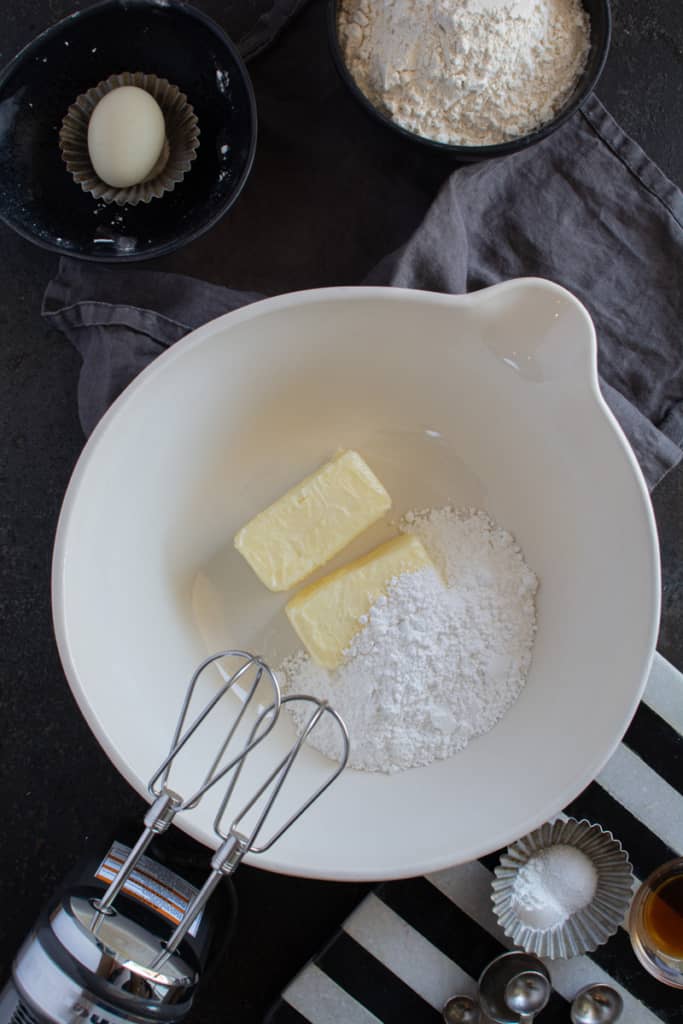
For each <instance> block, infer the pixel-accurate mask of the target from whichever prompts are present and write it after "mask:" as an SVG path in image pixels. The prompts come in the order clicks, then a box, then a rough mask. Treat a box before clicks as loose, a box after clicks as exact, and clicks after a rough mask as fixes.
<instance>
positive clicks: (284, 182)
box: [0, 0, 683, 1024]
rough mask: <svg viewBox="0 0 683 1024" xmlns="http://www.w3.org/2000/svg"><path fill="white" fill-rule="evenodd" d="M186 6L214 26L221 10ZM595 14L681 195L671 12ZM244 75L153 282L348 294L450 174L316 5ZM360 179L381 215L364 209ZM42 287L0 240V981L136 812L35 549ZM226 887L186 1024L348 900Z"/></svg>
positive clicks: (681, 87) (39, 517)
mask: <svg viewBox="0 0 683 1024" xmlns="http://www.w3.org/2000/svg"><path fill="white" fill-rule="evenodd" d="M198 5H199V6H200V7H203V8H205V9H207V10H208V11H209V13H211V14H213V16H214V17H216V18H217V20H219V21H223V22H224V23H225V24H228V22H229V18H228V16H227V14H226V11H227V9H228V7H229V5H228V3H227V0H226V2H225V3H220V2H218V0H211V2H208V0H206V2H202V0H198ZM75 6H77V5H75V4H74V3H73V2H70V0H17V2H16V3H14V4H12V5H11V6H10V5H5V10H4V11H3V13H2V15H0V19H1V23H2V33H0V63H2V64H4V63H6V61H7V60H8V59H9V58H10V57H11V56H12V55H13V54H14V53H15V52H16V50H18V49H19V47H20V46H22V45H23V44H24V43H25V42H27V41H28V40H30V39H31V38H32V37H33V36H34V35H35V34H36V33H37V32H38V31H40V30H41V29H43V28H44V27H46V26H47V25H48V24H50V23H52V22H54V21H56V20H58V18H60V17H62V16H63V15H64V14H66V13H68V12H69V11H70V10H73V9H74V7H75ZM613 10H614V21H615V25H614V40H613V46H612V51H611V55H610V58H609V62H608V65H607V69H606V71H605V73H604V76H603V79H602V81H601V83H600V86H599V88H598V94H599V95H600V97H601V98H602V99H603V101H604V102H605V103H606V104H607V106H608V107H609V108H610V110H611V112H612V113H613V114H614V115H615V116H616V118H617V119H618V120H619V121H620V122H621V123H622V125H624V127H625V128H626V129H627V130H628V131H629V132H630V133H631V134H632V135H633V136H634V138H635V139H636V140H637V141H638V142H639V143H640V144H641V145H642V146H643V147H644V148H645V149H646V151H647V152H648V153H649V154H650V155H651V156H652V157H653V158H654V159H655V160H656V161H657V162H658V163H659V164H660V165H661V167H662V168H663V169H664V171H665V172H666V173H668V174H669V176H670V177H671V178H673V179H674V181H676V182H677V183H678V184H680V183H681V182H682V181H683V140H682V138H681V129H680V111H681V109H683V104H682V102H681V101H682V99H683V74H682V73H681V65H682V63H683V60H682V52H683V25H682V23H681V22H682V15H681V8H680V0H652V2H650V3H647V4H643V3H642V0H613ZM242 13H243V12H242ZM312 38H314V39H316V40H317V42H316V45H315V46H314V47H311V45H310V40H311V39H312ZM251 74H252V76H253V81H254V86H255V89H256V96H257V102H258V108H259V116H260V139H259V145H258V151H257V157H256V163H255V167H254V171H253V174H252V176H251V179H250V181H249V183H248V185H247V187H246V190H245V192H244V194H243V197H242V198H241V199H240V202H239V203H238V204H237V206H236V208H235V209H234V210H233V211H231V213H230V214H229V215H228V216H227V217H226V218H225V220H224V221H223V222H222V223H221V224H220V225H218V227H217V228H215V229H214V231H213V232H212V233H211V234H209V235H208V236H207V237H206V238H204V239H202V240H200V241H199V242H196V243H195V244H193V245H192V246H190V247H189V248H187V249H186V250H184V251H182V252H180V253H177V254H175V255H173V256H172V257H169V258H167V259H165V260H164V261H161V262H160V263H158V264H157V266H159V267H161V268H165V269H173V270H176V271H181V272H186V273H190V274H194V275H196V276H200V277H205V278H208V279H210V280H213V281H217V282H222V283H225V284H229V285H234V286H236V287H239V288H248V289H258V290H261V291H264V292H275V291H284V290H289V289H293V288H306V287H310V286H316V285H326V284H334V283H352V282H355V281H357V280H359V279H360V278H362V277H363V275H364V274H365V272H366V271H367V270H368V269H369V268H370V267H371V266H372V265H373V264H374V263H375V261H376V260H377V259H378V258H379V257H380V256H382V255H383V254H384V253H385V252H386V251H388V250H389V249H391V248H393V247H395V246H396V245H398V244H400V243H401V241H402V240H404V239H405V237H406V236H407V234H408V232H409V231H410V230H411V229H412V228H413V227H414V226H415V225H416V224H417V223H418V221H419V219H420V217H421V216H422V214H423V213H424V211H425V209H426V207H427V205H428V204H429V202H430V200H431V198H432V197H433V195H434V193H435V190H436V189H437V187H438V185H439V183H440V181H441V180H442V179H443V178H444V177H445V175H446V174H447V173H448V171H449V169H450V165H449V162H448V160H446V159H445V158H443V157H442V156H438V155H434V154H432V153H427V152H424V151H423V150H422V149H421V148H419V147H413V146H411V145H409V144H406V143H405V142H403V141H402V140H397V139H394V138H393V136H392V137H391V138H390V137H389V136H388V135H387V134H386V133H383V132H381V131H380V130H379V129H378V128H377V127H376V126H375V125H374V124H372V123H371V122H370V121H369V119H367V118H366V117H365V115H364V114H363V113H362V112H361V110H360V109H359V108H358V107H357V105H356V104H355V102H354V101H353V100H352V99H351V98H350V97H349V96H347V95H346V94H345V93H344V91H343V87H342V86H341V84H340V83H339V81H338V79H337V77H336V75H335V73H334V70H333V67H332V64H331V59H330V57H329V55H328V52H327V47H326V42H325V31H324V11H323V9H322V4H321V3H320V2H316V3H313V4H312V6H310V7H309V8H308V9H307V10H306V11H305V12H304V13H303V14H302V15H301V16H299V17H298V18H297V19H296V20H295V22H294V23H292V24H291V25H290V27H289V28H288V29H287V31H286V32H285V33H284V34H283V35H282V36H281V38H280V40H279V41H278V42H277V43H276V44H275V46H274V47H273V48H272V49H271V50H270V51H268V52H267V53H266V54H264V55H263V56H261V57H259V58H258V59H257V60H256V61H255V62H254V63H253V64H252V65H251ZM378 181H379V182H381V183H382V187H383V189H384V192H385V194H386V196H387V203H386V204H385V205H378V204H377V203H376V202H374V201H373V199H372V196H374V195H376V194H377V188H376V183H377V182H378ZM371 183H372V187H370V186H371ZM340 210H347V211H349V214H348V216H344V217H340V215H339V214H340ZM397 210H400V211H401V212H400V215H399V216H397V214H396V211H397ZM54 270H55V259H54V258H53V257H52V256H50V255H48V254H46V253H43V252H42V251H40V250H38V249H36V248H32V247H31V246H30V245H28V244H27V243H26V242H24V241H22V240H20V239H18V238H16V237H14V236H13V235H12V234H10V233H9V232H8V231H7V230H6V229H4V228H0V332H1V333H0V365H1V370H0V386H1V388H2V391H1V401H0V417H1V419H2V434H1V453H0V460H1V461H0V487H1V494H2V509H1V513H0V515H1V519H0V530H1V542H0V543H1V552H2V589H1V591H0V617H1V620H2V628H3V634H4V635H3V641H2V653H1V654H0V670H1V673H2V675H1V680H0V687H1V689H0V714H1V720H0V764H1V766H2V767H1V770H0V804H1V806H2V809H3V815H2V826H1V831H0V976H4V973H5V972H6V970H7V969H8V968H9V964H10V961H11V958H12V955H13V954H14V952H15V950H16V948H17V946H18V944H19V942H20V941H21V939H22V937H23V936H24V934H25V933H26V931H27V930H28V929H29V928H30V926H31V924H32V922H33V921H34V919H35V916H36V914H37V912H38V910H39V909H40V907H41V905H42V903H43V901H44V899H45V897H46V896H47V894H48V893H49V892H50V890H51V888H52V887H53V886H54V884H55V883H56V882H57V881H58V880H59V879H60V878H61V877H62V876H63V875H64V873H65V872H66V871H67V870H68V869H69V868H70V867H71V865H72V863H73V862H74V860H75V859H76V858H77V857H78V855H79V853H80V852H81V851H82V850H84V849H85V850H88V851H91V852H94V853H96V852H99V851H102V850H104V848H105V844H106V843H107V841H108V840H109V838H110V837H111V836H112V835H114V834H115V833H116V831H117V828H118V827H119V824H120V822H122V821H124V820H129V819H130V818H131V817H133V816H135V815H136V814H138V813H139V812H141V811H142V804H141V801H140V800H139V799H138V798H137V797H136V796H135V795H134V794H133V793H132V792H131V790H130V789H129V788H128V786H127V785H126V784H125V783H124V782H123V780H122V779H121V778H120V777H119V776H118V774H117V773H116V772H115V770H114V769H113V768H112V766H111V765H110V764H109V762H108V760H107V758H106V757H105V755H104V754H103V753H102V752H101V751H100V749H99V747H98V745H97V743H96V742H95V740H94V739H93V738H92V736H91V735H90V732H89V730H88V728H87V727H86V725H85V723H84V721H83V719H82V718H81V716H80V714H79V712H78V710H77V708H76V706H75V704H74V701H73V699H72V697H71V694H70V691H69V689H68V687H67V685H66V683H65V680H64V676H63V674H62V671H61V667H60V664H59V659H58V657H57V652H56V649H55V644H54V640H53V635H52V626H51V619H50V590H49V581H50V558H51V549H52V542H53V537H54V531H55V526H56V522H57V516H58V512H59V508H60V503H61V500H62V496H63V494H64V490H65V488H66V485H67V482H68V479H69V475H70V473H71V470H72V468H73V466H74V463H75V461H76V459H77V457H78V454H79V452H80V450H81V448H82V445H83V437H82V434H81V431H80V427H79V424H78V420H77V415H76V384H77V378H78V370H79V359H78V356H77V355H76V353H75V351H74V350H73V349H72V348H71V347H70V346H69V345H68V344H67V343H66V342H65V341H64V339H63V338H62V337H61V336H60V335H58V334H56V333H54V332H52V331H50V330H49V329H48V328H47V327H46V326H45V325H44V323H43V322H42V321H41V319H40V315H39V310H40V301H41V295H42V292H43V289H44V286H45V284H46V282H47V281H48V279H49V278H50V276H51V274H52V273H53V272H54ZM653 500H654V505H655V511H656V515H657V521H658V524H659V530H660V537H661V543H662V563H663V580H664V606H663V616H662V628H661V637H660V650H661V652H662V653H663V654H664V655H666V656H667V657H669V658H670V659H671V660H672V661H673V662H674V663H675V664H676V665H678V667H680V668H683V640H682V636H681V634H682V629H681V626H682V624H683V551H682V545H681V537H682V536H683V468H681V467H679V469H678V470H675V471H674V472H672V473H671V474H670V475H669V477H668V478H667V479H666V480H665V481H664V482H663V483H662V484H661V485H660V486H659V487H658V488H657V490H656V492H655V494H654V497H653ZM237 887H238V890H239V897H240V903H241V913H240V920H239V925H238V931H237V935H236V939H235V942H234V943H233V947H232V955H231V957H230V960H229V961H228V962H226V964H225V967H224V968H222V969H221V970H220V971H219V972H218V973H217V975H216V976H215V977H214V978H213V980H212V981H211V982H210V983H209V984H208V985H207V988H206V990H205V992H204V994H203V996H202V998H201V999H200V1001H199V1004H198V1006H197V1010H196V1012H195V1014H194V1018H193V1019H194V1020H196V1021H197V1022H208V1021H217V1020H220V1021H228V1020H239V1021H241V1022H244V1024H249V1022H252V1021H259V1020H261V1019H262V1017H263V1014H264V1012H265V1010H266V1008H267V1006H268V1005H269V1004H270V1003H271V1001H272V1000H273V999H274V997H275V996H276V994H277V992H278V991H279V989H280V988H281V987H282V986H283V985H284V984H285V983H286V981H287V980H288V978H289V977H290V976H291V975H292V973H293V972H294V971H295V970H296V969H297V968H298V967H299V966H301V965H302V963H303V962H304V961H305V960H306V958H307V957H308V956H309V955H311V954H312V953H314V952H315V951H316V950H317V949H318V948H319V947H320V945H321V944H322V943H323V942H324V940H326V938H327V937H328V936H329V934H330V932H331V931H332V930H333V929H334V927H335V926H336V925H337V924H338V923H339V922H340V921H341V920H342V918H343V917H344V916H345V914H346V913H347V912H348V911H349V910H350V909H351V907H352V906H353V905H354V904H355V902H356V901H357V900H358V899H359V897H360V896H361V894H362V892H363V891H364V887H363V886H360V885H341V884H339V885H338V884H331V883H320V882H310V881H304V880H297V879H291V878H284V877H278V876H275V875H269V874H267V873H264V872H259V871H256V870H253V869H250V868H243V869H241V870H240V872H239V875H238V877H237Z"/></svg>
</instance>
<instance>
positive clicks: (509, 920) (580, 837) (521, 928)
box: [491, 818, 633, 960]
mask: <svg viewBox="0 0 683 1024" xmlns="http://www.w3.org/2000/svg"><path fill="white" fill-rule="evenodd" d="M558 845H563V846H573V847H575V848H576V849H577V850H581V851H582V852H583V853H584V854H585V855H586V856H587V857H588V858H589V860H590V861H591V862H592V864H593V865H594V867H595V869H596V871H597V885H596V890H595V894H594V896H593V899H592V900H591V902H590V903H589V904H588V905H587V906H585V907H583V908H582V909H581V910H577V911H576V912H575V913H573V914H571V915H570V916H569V917H568V918H566V920H564V921H561V922H558V923H557V924H555V925H552V926H550V927H548V928H544V929H541V928H532V927H531V926H530V925H529V924H527V923H526V922H525V921H523V920H522V918H521V916H520V914H519V913H518V910H517V906H516V897H515V883H516V879H517V874H518V872H519V870H520V868H522V867H523V865H524V864H526V863H528V861H529V860H531V858H532V857H534V856H535V855H536V854H538V853H540V852H541V851H542V850H547V849H549V848H550V847H551V846H558ZM632 891H633V870H632V867H631V863H630V861H629V859H628V855H627V853H626V851H625V850H624V849H623V847H622V845H621V843H620V842H619V841H618V840H617V839H615V838H614V836H613V835H612V833H611V832H607V831H606V830H605V829H603V828H602V827H601V826H600V825H593V824H591V823H590V822H589V821H585V820H582V821H577V819H576V818H567V819H566V820H558V821H555V822H546V824H545V825H542V826H541V827H540V828H539V829H536V831H535V832H531V833H530V834H529V835H527V836H524V838H522V839H518V840H517V842H516V843H513V844H512V846H509V847H508V850H507V852H506V853H504V854H503V856H502V857H501V858H500V862H499V864H498V866H497V867H496V869H495V872H494V879H493V883H492V891H491V899H492V901H493V909H494V912H495V915H496V918H497V920H498V923H499V925H500V926H501V928H502V929H503V931H504V933H505V934H506V935H507V936H508V937H509V938H511V939H512V941H513V942H514V944H515V945H516V946H519V947H520V948H521V949H523V950H524V951H525V952H527V953H534V954H535V955H536V956H543V957H548V958H549V959H551V960H556V959H561V958H564V959H567V958H569V957H573V956H579V955H580V954H582V953H590V952H592V951H593V950H595V949H597V948H598V946H601V945H603V943H605V942H607V940H608V939H609V938H610V937H611V936H612V935H614V934H615V933H616V932H617V930H618V928H619V926H620V924H621V923H622V921H623V920H624V915H625V913H626V910H627V909H628V906H629V904H630V902H631V896H632Z"/></svg>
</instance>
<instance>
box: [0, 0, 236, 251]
mask: <svg viewBox="0 0 683 1024" xmlns="http://www.w3.org/2000/svg"><path fill="white" fill-rule="evenodd" d="M124 71H131V72H136V71H142V72H145V73H146V74H154V75H157V76H158V77H160V78H165V79H167V80H168V81H169V82H171V83H172V84H173V85H175V86H177V87H178V88H179V89H180V91H181V92H183V93H184V94H185V95H186V96H187V98H188V100H189V102H190V103H191V105H192V106H193V108H194V111H195V114H196V115H197V118H198V124H199V131H200V136H199V148H198V150H197V156H196V159H195V160H194V162H193V163H192V165H191V167H190V169H189V171H188V172H187V173H186V174H185V177H184V178H183V180H182V181H181V182H180V183H179V184H177V185H176V186H175V188H174V189H173V191H172V192H167V193H166V194H165V195H163V196H161V197H160V198H155V199H152V200H151V202H149V203H139V204H138V205H137V206H130V205H128V206H117V205H116V204H115V203H105V202H104V201H102V200H99V201H98V200H97V199H95V198H94V197H93V196H92V195H90V194H89V193H87V192H84V191H83V190H82V189H81V188H80V187H79V185H78V184H77V183H76V182H75V181H74V180H73V178H72V177H71V175H70V174H69V172H68V171H67V169H66V166H65V164H64V162H63V160H62V156H61V153H60V148H59V130H60V125H61V122H62V119H63V117H64V115H65V114H66V112H67V110H68V109H69V106H70V105H71V104H72V103H73V102H74V100H75V99H76V97H77V96H79V95H80V94H81V93H84V92H86V91H87V90H88V89H90V88H92V87H93V86H96V85H97V84H98V83H99V82H101V81H103V80H104V79H106V78H108V77H109V76H110V75H114V74H120V73H121V72H124ZM255 145H256V107H255V102H254V95H253V90H252V87H251V83H250V81H249V76H248V74H247V71H246V69H245V67H244V64H243V63H242V60H241V58H240V56H239V54H238V52H237V50H236V48H235V46H234V45H233V43H232V42H231V41H230V39H228V37H227V36H226V34H225V33H224V32H223V30H222V29H221V28H220V27H219V26H218V25H217V24H216V23H215V22H213V21H212V20H211V19H210V18H208V17H207V16H206V15H205V14H204V13H203V12H201V11H199V10H197V9H196V8H194V7H191V6H190V5H189V4H186V3H182V2H180V0H104V2H102V3H98V4H96V5H95V6H93V7H89V8H86V9H85V10H82V11H79V12H76V13H75V14H73V15H71V16H70V17H68V18H65V19H64V20H63V21H60V22H59V23H58V24H56V25H54V26H53V27H52V28H49V29H48V30H47V31H46V32H43V34H42V35H40V36H38V38H37V39H35V40H34V41H33V42H32V43H30V44H29V45H28V46H27V47H26V48H25V49H24V50H22V51H21V53H20V54H19V55H18V56H17V57H16V58H15V59H14V60H13V61H12V63H11V64H10V65H9V66H8V67H7V68H6V69H5V71H4V72H2V73H0V218H1V219H2V220H3V221H4V222H5V223H6V224H7V225H8V226H9V227H11V228H12V229H13V230H14V231H16V232H17V233H18V234H20V235H22V236H23V237H24V238H26V239H28V240H29V241H31V242H34V243H36V244H37V245H40V246H42V247H43V248H45V249H50V250H52V251H53V252H57V253H59V254H62V255H66V256H76V257H79V258H81V259H87V260H101V261H108V262H126V261H131V260H142V259H149V258H151V257H154V256H161V255H164V254H165V253H168V252H171V251H172V250H174V249H177V248H179V247H180V246H181V245H185V244H187V243H188V242H190V241H192V240H193V239H195V238H198V237H199V236H200V235H202V234H204V232H206V231H208V230H209V228H210V227H211V226H212V225H213V224H215V223H216V221H218V220H219V219H220V218H221V217H222V216H223V215H224V214H225V213H226V212H227V210H228V209H229V208H230V207H231V206H232V204H233V203H234V202H235V200H236V199H237V197H238V196H239V194H240V192H241V190H242V188H243V186H244V183H245V182H246V180H247V176H248V174H249V171H250V169H251V165H252V161H253V157H254V149H255Z"/></svg>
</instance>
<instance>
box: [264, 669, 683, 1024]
mask: <svg viewBox="0 0 683 1024" xmlns="http://www.w3.org/2000/svg"><path fill="white" fill-rule="evenodd" d="M565 813H566V814H567V815H569V816H572V817H577V818H588V819H589V820H590V821H594V822H599V823H600V824H601V825H602V826H603V827H604V828H607V829H609V830H610V831H611V832H613V833H614V835H615V836H616V837H617V838H618V839H620V840H621V842H622V844H623V845H624V847H625V848H626V850H627V851H628V853H629V855H630V857H631V861H632V863H633V867H634V871H635V874H636V876H637V878H639V879H642V878H644V877H645V876H646V875H648V874H649V873H650V872H651V871H652V870H653V869H654V868H656V867H657V866H658V865H660V864H662V863H663V862H664V861H667V860H670V859H671V858H673V857H675V856H683V675H681V673H680V672H678V671H677V670H676V669H675V668H673V666H672V665H670V664H669V663H668V662H667V661H665V660H664V659H663V658H662V657H660V656H659V655H657V656H656V657H655V662H654V665H653V668H652V672H651V674H650V679H649V681H648V685H647V690H646V692H645V697H644V699H643V701H642V703H641V704H640V707H639V708H638V711H637V713H636V715H635V717H634V719H633V721H632V723H631V725H630V727H629V729H628V732H627V733H626V735H625V736H624V739H623V742H622V743H621V744H620V745H619V747H618V749H617V751H616V753H615V754H614V756H613V757H612V759H611V760H610V761H609V763H608V764H607V766H606V768H605V769H604V771H603V772H602V773H601V774H600V775H599V776H598V778H597V780H596V781H595V782H593V783H591V785H590V786H589V787H588V788H587V789H586V790H585V791H584V792H583V793H582V794H581V795H580V796H579V797H577V799H576V800H574V802H573V803H572V804H570V806H569V807H567V808H566V810H565ZM500 852H501V851H499V852H498V853H494V854H491V855H490V856H488V857H483V858H482V859H481V860H478V861H472V862H470V863H469V864H463V865H461V866H459V867H455V868H449V869H447V870H445V871H439V872H437V873H436V874H434V875H429V876H427V877H424V878H411V879H407V880H403V881H396V882H387V883H384V884H383V885H381V886H379V887H378V888H377V889H376V890H375V891H374V892H372V893H371V894H370V895H369V896H367V897H366V899H364V900H363V902H362V903H361V904H360V906H359V907H358V908H357V909H356V910H355V911H354V913H353V914H351V916H350V917H349V918H348V919H347V920H346V921H345V922H344V924H343V925H342V928H341V930H340V931H339V932H338V933H337V935H336V936H335V937H334V938H333V939H332V940H331V941H330V943H329V945H328V946H327V947H326V948H325V949H324V950H323V951H322V953H320V955H319V956H318V957H316V958H315V960H313V961H311V962H310V963H309V964H307V965H306V966H305V967H304V968H303V970H302V971H301V972H300V973H299V974H298V975H297V977H296V978H295V979H294V980H293V981H292V982H291V984H290V985H289V986H288V987H287V989H286V990H285V991H284V992H283V994H282V998H281V1000H280V1001H279V1002H278V1003H277V1005H276V1006H275V1007H274V1008H273V1009H272V1011H271V1012H270V1014H269V1016H268V1021H269V1022H270V1024H306V1022H309V1024H333V1022H334V1024H336V1022H340V1024H341V1022H344V1024H378V1022H385V1024H398V1022H401V1024H407V1022H410V1024H439V1021H441V1013H440V1007H441V1006H442V1005H443V1003H444V1002H445V1000H446V999H447V998H448V996H450V995H453V994H454V993H456V992H470V993H475V992H476V982H475V979H476V978H477V977H478V976H479V974H480V973H481V971H482V970H483V968H484V967H485V966H486V964H487V963H488V962H489V961H490V960H492V959H493V958H494V957H495V956H497V955H498V954H499V953H502V952H504V951H505V949H506V948H509V947H510V942H509V940H508V939H506V938H505V936H504V935H503V934H502V932H501V930H500V928H499V927H498V925H497V924H496V921H495V919H494V916H493V912H492V908H491V900H490V884H491V873H492V870H493V868H494V867H495V865H496V863H497V861H498V857H499V855H500ZM548 968H549V970H550V973H551V976H552V981H553V987H554V991H553V995H552V999H551V1001H550V1003H549V1005H548V1007H547V1009H546V1010H544V1012H543V1013H542V1014H540V1015H539V1017H538V1018H537V1019H538V1022H539V1024H551V1022H554V1021H557V1022H558V1024H559V1022H562V1024H566V1022H567V1021H568V1020H569V1004H570V1002H571V1000H572V999H573V997H574V995H575V994H576V992H577V991H578V990H579V989H580V988H581V987H582V986H583V985H586V984H589V983H591V982H597V981H605V982H609V983H610V984H612V985H614V986H615V987H616V988H617V989H618V990H619V991H620V992H621V995H622V996H623V999H624V1016H623V1018H622V1019H623V1021H624V1024H658V1022H660V1021H666V1022H667V1024H679V1022H681V1024H683V992H681V991H680V990H677V989H673V988H668V987H667V986H665V985H662V984H660V983H659V982H657V981H655V979H654V978H652V977H650V975H649V974H648V973H647V972H646V971H645V970H644V969H643V968H642V967H641V966H640V964H639V963H638V961H637V960H636V958H635V956H634V954H633V952H632V950H631V945H630V941H629V938H628V934H627V932H626V930H625V928H624V927H622V928H620V930H619V932H618V934H617V935H615V936H613V938H611V939H610V940H609V942H608V943H606V945H604V946H602V947H601V948H600V949H598V950H596V952H595V953H592V954H590V956H581V957H575V958H574V959H572V960H564V961H562V960H560V961H548Z"/></svg>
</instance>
